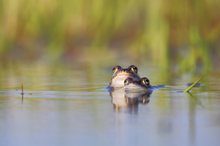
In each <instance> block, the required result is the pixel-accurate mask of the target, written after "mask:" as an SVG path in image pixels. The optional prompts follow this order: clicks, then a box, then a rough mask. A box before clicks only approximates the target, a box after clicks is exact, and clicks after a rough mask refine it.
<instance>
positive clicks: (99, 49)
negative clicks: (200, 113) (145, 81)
mask: <svg viewBox="0 0 220 146" xmlns="http://www.w3.org/2000/svg"><path fill="white" fill-rule="evenodd" d="M219 9H220V1H217V0H193V1H191V0H184V1H178V0H169V1H162V0H119V1H116V0H93V1H89V0H80V1H78V0H63V1H61V0H46V1H45V0H31V1H30V0H1V1H0V57H1V60H2V61H3V62H13V61H17V60H28V61H39V60H43V61H48V62H53V61H66V62H70V61H71V62H74V61H77V60H86V59H88V60H89V58H93V59H94V56H95V57H96V58H97V53H100V56H102V55H103V58H102V59H103V60H105V59H106V56H113V57H112V58H116V60H117V59H118V58H121V57H122V56H123V57H124V58H129V59H133V60H141V61H152V62H153V63H156V64H159V65H160V67H161V68H167V67H170V66H177V67H178V68H179V69H180V70H183V71H185V70H191V71H196V70H197V69H198V68H202V69H204V70H210V69H212V66H213V65H214V64H215V63H216V62H218V61H216V60H217V58H219V54H220V49H219V47H220V41H219V40H220V14H219ZM122 54H123V55H122ZM112 58H111V57H110V59H107V60H106V61H107V62H108V61H112V60H113V59H112Z"/></svg>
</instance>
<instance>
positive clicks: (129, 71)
mask: <svg viewBox="0 0 220 146" xmlns="http://www.w3.org/2000/svg"><path fill="white" fill-rule="evenodd" d="M112 72H113V75H112V79H111V82H110V84H109V85H110V87H112V88H121V87H124V81H125V80H126V79H127V78H130V79H132V80H133V81H139V80H140V76H139V75H138V68H137V67H136V66H134V65H131V66H129V67H128V68H122V67H121V66H115V67H114V68H113V69H112Z"/></svg>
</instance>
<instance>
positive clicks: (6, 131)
mask: <svg viewBox="0 0 220 146" xmlns="http://www.w3.org/2000/svg"><path fill="white" fill-rule="evenodd" d="M140 68H143V69H141V70H140V73H141V75H142V76H143V75H147V76H148V77H149V78H150V79H151V82H152V84H155V85H159V84H166V85H169V88H162V89H159V90H155V91H153V93H152V94H150V95H133V94H132V95H128V96H129V97H134V96H139V97H140V98H139V100H134V99H135V98H128V99H126V100H125V98H124V94H123V93H120V92H119V93H112V94H111V96H112V97H111V96H110V93H109V92H108V90H107V89H106V86H107V85H108V82H109V79H110V76H111V68H110V67H106V68H95V69H94V68H89V67H85V68H84V67H75V68H73V67H56V68H54V67H53V68H50V67H48V66H21V67H18V68H16V69H14V68H7V69H5V70H3V71H2V72H1V74H0V89H1V90H0V119H1V120H0V145H2V146H15V145H16V146H24V145H30V146H39V145H45V146H56V145H57V146H60V145H65V146H68V145H71V146H72V145H95V146H99V145H100V146H103V145H105V146H108V145H109V146H113V145H116V146H119V145H120V146H133V145H157V146H160V145H161V146H171V145H178V146H207V145H210V144H211V145H212V146H218V145H219V144H220V139H219V135H220V106H219V105H220V96H219V95H220V86H219V85H220V84H219V83H220V79H219V76H220V75H219V74H218V73H212V74H210V75H208V76H207V78H205V79H204V80H203V82H202V83H203V84H204V86H202V87H199V88H195V89H193V91H192V94H185V93H183V92H179V91H182V90H183V89H185V88H186V86H185V84H187V83H188V82H190V81H192V80H191V78H192V76H191V75H180V76H172V78H169V75H166V76H164V75H161V74H160V72H159V71H158V70H157V69H156V68H150V69H149V68H148V69H147V70H145V69H144V67H143V66H140ZM22 83H23V88H24V89H23V93H24V95H23V97H24V98H23V101H22V94H21V93H22V89H21V85H22ZM141 97H143V98H141ZM128 103H129V104H128Z"/></svg>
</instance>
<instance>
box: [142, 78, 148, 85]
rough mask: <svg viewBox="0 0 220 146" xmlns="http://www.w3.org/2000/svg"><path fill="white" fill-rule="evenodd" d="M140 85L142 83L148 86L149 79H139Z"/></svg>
mask: <svg viewBox="0 0 220 146" xmlns="http://www.w3.org/2000/svg"><path fill="white" fill-rule="evenodd" d="M141 83H142V84H143V85H150V81H149V79H148V78H146V77H144V78H142V79H141Z"/></svg>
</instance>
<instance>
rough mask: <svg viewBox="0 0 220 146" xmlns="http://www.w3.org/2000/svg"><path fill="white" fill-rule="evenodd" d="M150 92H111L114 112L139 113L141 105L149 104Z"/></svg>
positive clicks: (119, 90) (120, 90)
mask: <svg viewBox="0 0 220 146" xmlns="http://www.w3.org/2000/svg"><path fill="white" fill-rule="evenodd" d="M150 94H151V92H150V91H143V92H126V91H125V89H124V88H121V89H117V90H112V91H110V96H111V98H112V104H113V107H114V110H115V111H117V112H121V111H124V112H129V113H137V112H138V105H139V104H148V103H149V101H150V99H149V98H150Z"/></svg>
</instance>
